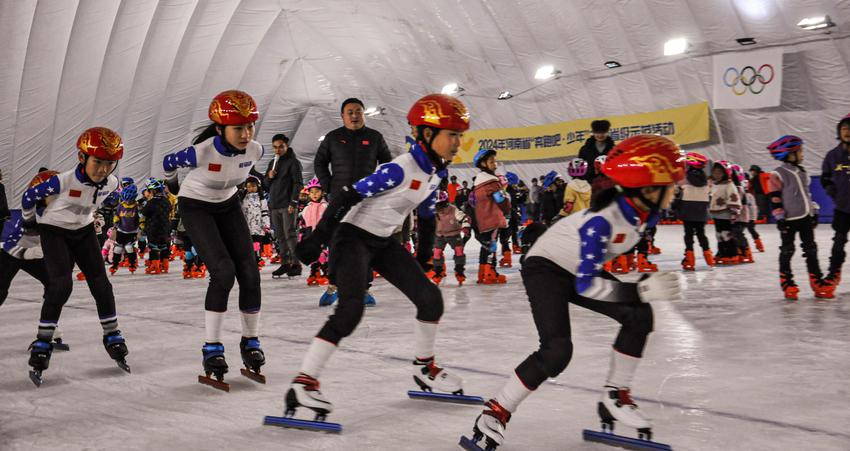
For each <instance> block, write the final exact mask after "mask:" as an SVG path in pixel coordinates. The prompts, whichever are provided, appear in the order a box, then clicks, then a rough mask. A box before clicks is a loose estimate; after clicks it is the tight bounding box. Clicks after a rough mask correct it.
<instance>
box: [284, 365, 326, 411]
mask: <svg viewBox="0 0 850 451" xmlns="http://www.w3.org/2000/svg"><path fill="white" fill-rule="evenodd" d="M298 407H306V408H308V409H310V410H312V411H314V412H315V413H316V420H315V421H325V417H326V416H327V415H328V414H329V413H331V412H332V411H333V409H334V406H333V404H331V402H330V401H328V400H327V398H325V396H324V395H322V392H321V391H320V390H319V381H318V380H316V379H314V378H312V377H310V376H308V375H306V374H299V375H298V376H297V377H296V378H295V379H293V380H292V385H290V387H289V391H288V392H287V393H286V412H285V413H284V416H285V417H291V416H292V415H294V414H295V409H297V408H298Z"/></svg>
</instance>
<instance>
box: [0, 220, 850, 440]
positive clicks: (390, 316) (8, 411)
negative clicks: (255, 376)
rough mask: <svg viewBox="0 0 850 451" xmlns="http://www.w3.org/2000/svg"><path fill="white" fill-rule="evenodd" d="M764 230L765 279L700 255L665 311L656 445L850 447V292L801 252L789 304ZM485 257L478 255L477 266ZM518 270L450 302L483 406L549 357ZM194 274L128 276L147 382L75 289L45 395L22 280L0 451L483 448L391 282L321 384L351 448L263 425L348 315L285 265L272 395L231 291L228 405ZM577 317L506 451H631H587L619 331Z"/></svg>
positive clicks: (452, 338) (121, 287) (663, 233)
mask: <svg viewBox="0 0 850 451" xmlns="http://www.w3.org/2000/svg"><path fill="white" fill-rule="evenodd" d="M709 229H711V227H709ZM681 230H682V229H681V227H680V226H661V227H660V229H659V233H658V237H657V244H658V245H659V246H660V247H661V248H662V249H663V251H664V252H663V254H661V255H657V256H654V258H653V259H652V260H653V261H654V262H656V263H658V264H659V266H660V268H661V269H662V270H674V271H679V270H680V266H679V261H680V260H681V256H682V251H683V248H684V246H683V244H682V239H681V234H682V231H681ZM759 231H760V232H762V234H763V240H764V243H765V246H766V247H767V252H765V253H763V254H756V255H755V259H756V263H755V264H751V265H743V266H736V267H730V268H716V269H713V270H712V269H710V268H707V267H706V266H705V265H704V263H703V262H702V260H701V259H699V258H698V259H697V260H698V267H697V271H696V272H695V273H690V274H686V275H684V276H683V278H684V280H685V281H686V289H685V299H684V300H682V301H681V302H675V303H656V304H653V308H654V311H655V332H654V333H653V334H651V335H650V339H649V342H648V345H647V348H646V351H645V357H644V359H643V362H642V364H641V366H640V367H639V369H638V372H637V375H636V378H635V383H634V387H633V395H634V396H635V398H636V400H637V402H638V403H639V404H640V406H641V408H642V409H643V410H645V411H646V412H647V413H648V414H649V415H650V416H651V417H653V418H654V420H655V427H654V433H655V439H656V440H658V441H660V442H665V443H669V444H670V445H672V447H673V449H676V450H803V449H805V450H811V451H814V450H848V449H850V384H848V381H849V380H850V379H848V378H850V281H845V283H844V285H843V286H842V287H840V288H839V290H838V292H837V296H836V299H834V300H829V301H824V300H815V298H814V296H813V294H812V291H811V289H810V288H809V287H808V281H807V277H806V274H805V267H804V265H803V261H802V256H801V252H800V251H799V249H798V251H797V254H796V255H795V259H794V269H795V274H796V276H797V281H798V283H799V284H800V286H801V296H800V300H799V301H797V302H794V303H789V302H788V301H785V300H783V299H782V293H781V290H780V289H779V281H778V275H777V273H778V271H777V266H778V265H777V254H778V249H777V248H778V245H779V236H778V233H777V232H776V229H775V228H774V227H773V226H767V225H765V226H759ZM831 236H832V231H831V230H830V229H829V226H828V225H821V226H820V227H819V228H818V229H817V240H818V243H819V245H820V256H821V265H822V266H823V267H824V268H825V267H826V264H827V262H828V260H827V257H828V253H829V246H830V245H831ZM711 239H712V242H713V237H711ZM475 246H476V243H475V242H474V240H473V241H471V242H470V243H469V245H468V247H467V252H468V254H469V255H470V260H471V261H472V260H475V258H474V256H477V248H476V247H475ZM449 260H450V261H449V269H450V270H451V268H452V263H451V259H449ZM517 260H518V259H515V261H514V263H515V264H514V268H512V269H506V270H504V271H503V273H505V274H507V275H508V283H507V284H506V285H502V286H478V285H476V284H475V283H474V274H475V273H476V271H477V269H476V267H475V264H474V263H473V264H472V265H471V266H472V267H471V268H469V270H468V271H467V274H468V275H469V276H470V279H471V281H472V282H473V283H469V284H466V285H464V286H463V287H457V284H456V282H455V281H454V280H453V278H449V279H447V280H446V282H447V283H446V282H444V284H443V286H442V289H443V296H444V298H445V304H446V309H445V315H444V316H443V320H442V323H441V326H442V327H441V329H440V332H439V335H438V339H437V360H438V362H439V363H440V364H441V365H443V366H446V367H448V368H450V369H452V370H454V371H456V372H458V373H459V374H460V375H461V376H462V377H464V378H465V380H466V394H470V395H481V396H483V397H485V399H486V398H487V397H490V396H493V395H494V394H495V392H496V391H497V390H498V389H499V388H500V386H501V384H502V383H503V381H504V380H505V377H506V375H508V374H509V373H510V372H511V371H512V370H513V368H514V367H515V366H516V365H517V364H518V363H519V362H520V361H522V360H523V359H524V358H525V357H526V356H527V355H528V354H529V353H530V352H532V351H533V350H535V348H536V344H537V335H536V332H535V328H534V324H533V322H532V318H531V313H530V309H529V306H528V301H527V298H526V296H525V293H524V290H523V286H522V282H521V280H520V277H519V274H518V266H519V265H518V262H517ZM179 269H180V265H178V264H176V262H175V263H174V264H172V273H171V274H168V275H163V276H146V275H144V274H141V273H137V274H135V275H130V274H129V273H127V272H126V269H122V270H121V271H120V272H119V273H118V274H117V275H115V276H113V277H111V280H112V283H113V287H114V290H115V297H116V300H117V304H118V311H119V314H120V320H119V325H120V328H121V330H122V331H123V333H124V335H125V337H126V338H127V344H128V346H129V349H130V355H129V356H128V363H129V364H130V365H131V366H132V369H133V373H132V374H126V373H124V372H123V371H121V370H120V369H119V368H118V367H117V366H116V365H115V364H114V363H113V362H112V360H110V359H109V357H108V356H107V354H106V352H105V351H104V349H103V345H102V342H101V329H100V326H99V324H98V319H97V314H96V311H95V306H94V303H93V301H92V300H91V296H90V294H89V293H88V290H87V286H86V285H85V283H84V282H74V293H73V295H72V298H71V300H70V301H69V302H68V304H67V306H66V307H65V309H64V311H63V314H62V319H61V321H60V327H61V328H62V329H63V331H64V339H65V341H66V342H67V343H68V344H70V346H71V352H67V353H62V352H55V353H54V355H53V359H52V360H51V362H50V368H49V369H48V370H47V371H45V373H44V378H45V383H44V385H43V386H42V387H41V388H38V389H37V388H36V387H35V386H34V385H33V384H32V383H31V382H30V380H29V379H28V378H27V369H28V367H27V352H26V347H27V345H28V344H29V343H30V342H31V341H32V340H33V339H34V338H35V333H36V326H37V322H38V315H39V309H40V305H41V301H40V298H41V293H42V288H41V285H40V284H39V283H38V282H37V281H35V280H33V279H31V278H29V276H27V275H26V274H24V273H21V274H19V276H18V277H17V278H16V280H15V281H14V283H13V284H12V288H11V290H10V295H9V299H8V300H7V301H6V303H5V304H4V305H3V306H2V307H0V449H2V450H4V451H6V450H32V449H43V450H48V449H50V450H55V449H62V450H72V449H104V450H106V449H108V450H116V449H121V450H127V449H147V450H163V449H181V450H195V449H198V450H200V449H250V450H266V449H269V450H271V449H276V450H282V449H286V450H389V449H394V450H399V449H405V450H452V449H459V448H458V447H457V441H458V438H459V436H460V435H462V434H469V433H470V430H471V427H472V424H473V421H474V420H475V417H476V416H477V415H478V413H479V412H480V407H477V406H465V405H453V404H443V403H432V402H427V401H414V400H410V399H408V398H407V396H406V391H407V390H410V389H415V388H416V387H415V385H414V383H413V380H412V378H411V365H410V360H411V358H412V340H413V333H412V332H413V331H412V329H413V328H412V325H413V322H414V308H413V305H412V304H411V303H410V302H409V301H407V300H406V299H405V298H403V297H402V295H401V294H400V292H398V291H397V290H396V289H395V288H393V287H392V286H390V285H388V284H387V282H386V281H384V280H382V279H378V281H377V282H376V284H375V286H374V287H373V290H372V292H373V294H374V295H375V297H376V298H377V300H378V306H377V307H375V308H371V309H368V310H367V312H366V315H365V317H364V319H363V321H362V322H361V324H360V326H359V328H358V329H357V331H356V332H355V333H354V334H353V335H352V336H351V337H349V338H348V339H346V340H344V341H343V342H342V344H341V347H340V349H339V351H338V352H337V353H336V354H335V355H334V356H333V358H332V359H331V361H330V363H329V365H328V367H327V368H326V369H325V371H324V373H323V374H322V377H321V382H322V390H323V392H324V393H325V394H326V395H327V396H328V397H329V398H330V399H331V400H332V402H333V403H334V405H335V407H336V411H335V412H334V413H333V414H332V415H331V416H330V417H329V421H335V422H339V423H341V424H342V425H343V428H344V430H343V433H342V434H340V435H325V434H321V433H316V432H308V431H299V430H292V429H281V428H275V427H268V426H262V419H263V416H264V415H281V413H282V409H283V396H284V393H285V391H286V389H287V386H288V384H289V381H290V380H291V378H292V377H293V376H294V375H295V374H296V372H297V370H298V368H299V366H300V364H301V359H302V357H303V355H304V352H305V350H306V348H307V344H308V343H309V340H310V339H311V337H312V336H313V335H314V334H315V333H316V332H317V331H318V330H319V327H320V326H321V325H322V324H323V322H324V320H325V318H326V317H327V315H328V314H329V313H330V312H331V310H330V309H329V308H319V307H318V306H317V304H318V298H319V296H320V294H321V293H322V291H323V290H324V288H317V287H307V286H306V284H305V282H304V280H305V277H303V276H302V277H301V278H299V279H294V280H286V279H283V280H272V279H271V269H269V268H267V269H265V270H263V271H262V272H261V276H262V280H263V318H262V328H261V341H262V343H263V347H264V349H265V352H266V357H267V362H268V363H267V365H266V366H265V367H264V373H265V374H266V376H267V377H268V384H267V385H259V384H256V383H254V382H252V381H250V380H248V379H246V378H244V377H242V376H240V375H239V372H238V368H239V366H240V363H241V362H240V358H239V350H238V346H239V337H240V326H239V316H238V308H237V304H236V296H235V292H234V293H233V294H232V295H231V310H230V311H229V312H228V315H227V319H226V320H225V332H224V337H223V338H224V344H225V347H226V349H227V358H228V362H229V364H230V367H231V372H230V373H229V374H228V377H227V380H228V381H229V382H230V383H231V387H232V388H231V392H230V393H224V392H221V391H218V390H215V389H213V388H211V387H207V386H203V385H200V384H198V383H197V375H198V374H199V373H200V371H201V346H202V344H203V336H204V335H203V332H204V326H203V321H204V314H203V299H204V292H205V289H206V281H204V280H185V281H184V280H183V279H182V278H181V275H180V271H179ZM627 278H628V279H629V280H632V279H634V278H635V275H630V276H627ZM845 279H848V277H847V276H845ZM234 291H235V290H234ZM571 316H572V327H573V342H574V345H575V352H574V355H573V359H572V362H571V363H570V366H569V367H568V368H567V370H566V371H565V372H564V373H563V374H561V375H560V376H559V377H558V378H557V379H554V380H550V381H549V382H548V383H545V384H544V385H542V386H541V387H540V389H539V390H538V392H537V393H535V394H533V395H532V396H531V397H530V398H529V399H528V400H527V401H526V402H525V403H524V404H522V406H521V407H520V409H519V410H518V411H517V412H516V413H515V414H514V416H513V418H512V420H511V422H510V423H509V424H508V428H507V434H506V442H505V444H504V445H503V446H502V447H501V448H500V450H604V449H614V448H609V447H607V446H605V445H600V444H591V443H586V442H583V441H582V439H581V431H582V429H584V428H594V429H596V428H598V420H597V415H596V401H597V399H598V397H599V396H600V393H601V391H600V389H601V387H602V384H603V382H604V379H605V376H606V373H607V369H608V358H609V355H610V346H611V343H612V342H613V339H614V336H615V334H616V332H617V330H618V327H617V324H616V323H615V322H614V321H612V320H610V319H608V318H606V317H603V316H601V315H598V314H596V313H593V312H590V311H588V310H584V309H582V308H580V307H575V306H573V307H572V308H571ZM617 432H619V433H622V434H624V435H626V434H630V435H633V431H627V430H626V429H625V428H618V430H617Z"/></svg>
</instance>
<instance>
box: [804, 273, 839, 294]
mask: <svg viewBox="0 0 850 451" xmlns="http://www.w3.org/2000/svg"><path fill="white" fill-rule="evenodd" d="M809 285H810V286H811V287H812V291H814V292H815V297H816V298H818V299H833V298H835V285H832V284H831V283H829V282H827V281H825V280H824V279H822V278H820V277H818V276H817V275H816V274H809Z"/></svg>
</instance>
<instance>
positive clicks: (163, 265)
mask: <svg viewBox="0 0 850 451" xmlns="http://www.w3.org/2000/svg"><path fill="white" fill-rule="evenodd" d="M168 265H169V260H168V259H167V258H163V259H162V260H160V261H159V272H160V273H162V274H168Z"/></svg>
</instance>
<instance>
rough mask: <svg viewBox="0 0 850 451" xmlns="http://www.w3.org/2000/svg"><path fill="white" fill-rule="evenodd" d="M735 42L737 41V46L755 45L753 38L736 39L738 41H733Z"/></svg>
mask: <svg viewBox="0 0 850 451" xmlns="http://www.w3.org/2000/svg"><path fill="white" fill-rule="evenodd" d="M735 41H737V42H738V44H741V45H753V44H755V43H756V39H755V38H738V39H735Z"/></svg>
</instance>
